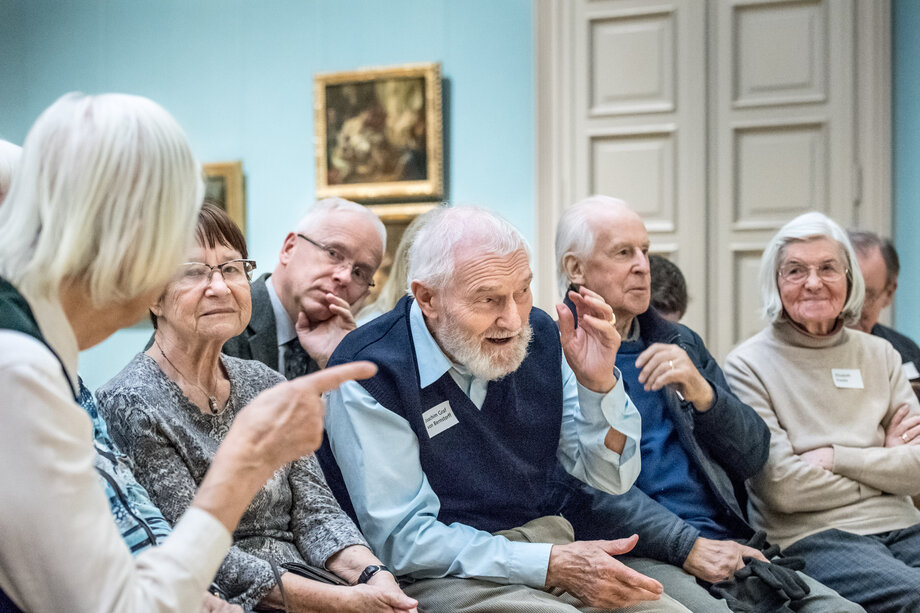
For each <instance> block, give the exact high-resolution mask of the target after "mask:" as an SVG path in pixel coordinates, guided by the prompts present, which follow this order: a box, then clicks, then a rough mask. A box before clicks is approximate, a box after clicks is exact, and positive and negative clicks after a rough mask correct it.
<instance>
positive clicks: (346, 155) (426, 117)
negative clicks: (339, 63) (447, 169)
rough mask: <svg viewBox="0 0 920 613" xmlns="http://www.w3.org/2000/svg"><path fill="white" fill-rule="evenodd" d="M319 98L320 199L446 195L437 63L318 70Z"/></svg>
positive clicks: (317, 108) (318, 150) (317, 120)
mask: <svg viewBox="0 0 920 613" xmlns="http://www.w3.org/2000/svg"><path fill="white" fill-rule="evenodd" d="M314 99H315V100H314V104H315V109H314V117H315V125H316V137H315V138H316V143H315V144H316V147H315V148H316V192H317V196H318V197H321V198H323V197H328V196H341V197H343V198H349V199H352V200H358V201H375V200H376V201H380V200H387V199H407V198H415V197H418V198H428V199H436V198H440V197H441V196H442V194H443V180H442V158H443V150H442V149H443V145H442V138H441V69H440V65H439V64H414V65H406V66H397V67H389V68H374V69H365V70H358V71H351V72H339V73H331V74H321V75H316V77H315V79H314Z"/></svg>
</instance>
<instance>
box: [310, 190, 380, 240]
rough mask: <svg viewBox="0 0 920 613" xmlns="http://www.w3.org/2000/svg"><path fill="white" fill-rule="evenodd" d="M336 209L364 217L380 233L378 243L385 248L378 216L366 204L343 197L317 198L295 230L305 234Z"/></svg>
mask: <svg viewBox="0 0 920 613" xmlns="http://www.w3.org/2000/svg"><path fill="white" fill-rule="evenodd" d="M336 211H350V212H352V213H357V214H358V215H361V216H363V217H364V218H366V219H367V220H368V222H370V223H371V225H373V226H374V229H375V230H377V233H378V234H379V235H380V243H381V244H382V245H383V248H384V249H386V248H387V229H386V227H385V226H384V225H383V222H382V221H380V218H379V217H377V216H376V215H374V213H373V212H371V210H370V209H369V208H367V207H366V206H363V205H360V204H358V203H357V202H352V201H351V200H345V199H344V198H323V199H322V200H317V201H316V203H315V204H314V205H313V206H311V207H310V210H308V211H307V213H306V214H305V215H304V216H303V217H301V218H300V221H299V222H297V229H296V231H297V232H303V233H305V234H306V233H307V232H309V231H310V229H311V228H312V227H313V226H314V225H315V224H316V223H318V222H319V221H320V220H321V219H323V218H324V217H326V216H327V215H329V214H331V213H335V212H336ZM318 240H319V239H318Z"/></svg>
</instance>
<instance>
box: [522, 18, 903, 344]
mask: <svg viewBox="0 0 920 613" xmlns="http://www.w3.org/2000/svg"><path fill="white" fill-rule="evenodd" d="M867 4H873V5H874V8H868V7H866V6H862V7H857V5H856V3H855V2H854V1H853V0H810V1H806V0H796V1H772V2H771V1H764V0H757V1H756V2H755V1H740V0H736V1H734V2H730V1H728V0H708V1H706V0H670V1H667V2H663V1H655V0H593V1H589V0H560V1H556V0H540V1H538V5H537V6H538V20H537V27H538V33H537V41H538V118H539V124H538V150H539V154H538V155H539V159H538V167H539V175H540V179H539V186H538V195H539V202H538V240H539V242H540V249H538V252H539V253H540V255H539V260H538V278H539V280H540V286H539V287H538V298H539V301H540V303H541V305H546V304H549V303H550V302H551V301H552V300H555V297H556V296H555V294H556V292H555V287H554V286H553V284H552V272H551V271H552V269H551V265H552V261H551V260H552V258H551V256H550V257H547V255H546V253H545V252H546V251H547V250H549V251H551V245H552V241H551V236H552V231H553V226H554V225H555V221H556V220H557V219H558V215H559V213H560V212H561V211H562V210H564V209H565V208H566V207H567V206H569V205H571V204H572V203H573V202H575V201H577V200H578V199H580V198H583V197H585V196H588V195H590V194H594V193H601V194H606V195H610V196H615V197H619V198H622V199H624V200H626V201H628V202H630V203H631V204H632V205H633V207H634V208H635V209H636V210H637V211H638V212H639V213H640V214H641V215H642V216H643V218H644V219H645V221H646V226H647V227H648V229H649V233H650V235H651V239H652V249H653V251H656V252H659V253H664V254H665V255H667V256H668V257H670V258H671V259H673V260H674V261H675V262H677V264H678V265H679V266H680V267H681V269H682V270H683V271H684V274H685V276H686V277H687V282H688V287H689V290H690V295H691V302H690V309H689V311H688V314H687V316H686V318H685V323H687V324H688V325H690V326H691V327H693V328H694V329H696V330H697V331H699V332H700V333H701V334H703V335H704V337H705V338H706V339H707V342H708V343H709V345H710V348H711V349H712V350H713V351H714V353H716V354H717V355H718V356H719V357H724V355H725V354H726V353H727V352H728V351H729V350H730V349H731V347H732V346H734V345H735V344H736V343H737V342H739V341H740V340H743V339H744V338H746V337H748V336H750V335H751V334H753V333H754V332H756V331H757V330H759V329H760V328H761V327H762V325H763V323H762V321H761V320H760V315H759V310H760V291H759V285H758V282H757V270H758V267H759V260H760V254H761V251H762V249H763V247H764V245H765V244H766V242H767V241H768V240H769V238H770V237H771V236H772V235H773V233H774V232H775V231H776V230H777V229H778V228H779V227H780V226H781V225H782V224H783V223H785V222H786V221H788V220H789V219H791V218H792V217H794V216H795V215H797V214H799V213H801V212H804V211H808V210H820V211H823V212H825V213H827V214H829V215H830V216H832V217H833V218H835V219H837V220H838V221H840V222H841V223H843V224H844V225H854V224H856V223H857V222H860V223H862V224H863V225H864V226H867V227H871V228H873V229H876V230H879V231H881V232H883V233H888V232H890V228H889V226H888V224H889V223H890V221H889V220H890V213H889V210H890V207H889V203H888V200H887V198H888V191H887V190H888V188H887V184H886V183H885V181H884V178H885V177H887V174H886V173H887V172H888V143H887V141H888V138H887V132H886V133H884V134H881V135H880V134H879V133H878V130H874V131H873V130H869V129H866V126H885V125H887V124H886V122H885V121H884V119H885V118H887V113H888V109H887V105H886V104H887V99H888V98H887V96H879V95H878V92H874V93H873V95H872V96H867V95H865V92H863V93H862V95H861V94H860V91H859V90H860V87H863V88H866V87H878V86H880V84H881V86H883V87H887V77H886V78H884V79H881V80H880V77H879V75H877V74H873V75H871V76H863V77H862V78H861V79H860V75H859V68H860V66H862V65H866V66H871V67H872V68H873V69H875V68H877V67H879V66H887V58H888V56H887V47H886V44H887V42H886V40H887V37H886V36H885V35H884V34H885V32H887V30H885V28H887V13H886V12H884V11H885V10H887V2H872V3H867ZM861 20H862V21H864V22H871V27H869V26H866V25H865V24H863V25H862V27H860V21H861ZM880 29H881V30H883V31H882V33H881V34H879V30H880ZM865 53H869V54H870V55H871V54H875V56H881V57H880V58H876V59H875V61H871V62H867V61H866V60H865V57H862V59H861V60H859V61H858V56H860V54H865ZM873 57H874V56H873ZM880 118H881V119H880ZM861 135H862V138H861ZM865 174H868V175H870V180H871V182H872V185H873V186H875V188H874V189H873V192H872V199H873V201H872V202H871V207H872V211H871V213H870V214H865V213H863V214H862V215H860V210H859V207H860V205H861V204H863V203H862V196H863V193H862V192H863V191H864V190H863V189H862V180H861V179H862V178H863V175H865Z"/></svg>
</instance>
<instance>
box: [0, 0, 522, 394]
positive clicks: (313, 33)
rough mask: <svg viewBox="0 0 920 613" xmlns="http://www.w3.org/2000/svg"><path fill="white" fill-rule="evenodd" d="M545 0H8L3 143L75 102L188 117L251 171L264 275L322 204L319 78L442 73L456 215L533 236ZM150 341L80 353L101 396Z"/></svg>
mask: <svg viewBox="0 0 920 613" xmlns="http://www.w3.org/2000/svg"><path fill="white" fill-rule="evenodd" d="M533 18H534V15H533V5H532V1H531V0H310V1H305V0H288V1H282V0H272V1H247V0H221V1H216V0H207V1H202V0H155V1H154V0H107V1H106V0H92V1H89V0H81V1H76V0H0V138H5V139H7V140H11V141H13V142H17V143H20V144H21V143H22V140H23V139H24V137H25V134H26V132H27V130H28V127H29V126H30V125H31V123H32V122H33V121H34V120H35V118H36V117H37V116H38V114H39V113H40V112H41V111H42V110H43V109H44V108H46V107H47V106H48V105H49V104H51V102H53V101H54V100H55V99H56V98H57V97H58V96H60V95H61V94H63V93H65V92H67V91H71V90H81V91H84V92H87V93H95V92H103V91H123V92H130V93H135V94H141V95H145V96H149V97H150V98H153V99H154V100H156V101H157V102H159V103H160V104H162V105H163V106H164V107H166V108H167V109H168V110H169V111H170V112H172V113H173V115H175V117H176V118H177V119H178V120H179V122H180V123H181V124H182V125H183V127H184V128H185V130H186V131H187V133H188V135H189V138H190V140H191V142H192V145H193V148H194V150H195V152H196V154H197V155H198V157H199V158H200V159H201V160H202V161H222V160H232V159H242V160H243V167H244V170H245V172H246V176H247V180H248V224H247V225H248V228H247V235H248V236H247V238H248V241H249V247H250V255H251V257H254V258H255V259H256V260H257V261H258V262H259V269H260V270H262V271H265V270H271V269H272V268H273V267H274V265H275V262H276V261H277V250H278V248H279V247H280V245H281V240H282V238H283V237H284V235H285V233H286V232H287V230H288V228H289V227H291V226H292V225H293V224H294V223H295V222H296V220H297V219H298V218H299V217H300V215H301V214H302V213H303V211H304V210H305V208H306V206H308V205H309V203H311V202H312V195H313V193H314V176H313V175H314V171H313V111H312V108H313V95H312V76H313V74H314V73H317V72H330V71H338V70H350V69H355V68H359V67H365V66H380V65H390V64H401V63H408V62H428V61H439V62H441V63H442V70H443V76H444V78H445V80H446V81H445V96H446V97H445V100H444V102H445V105H444V106H445V113H446V125H445V134H446V138H447V141H446V148H445V156H446V180H447V185H448V187H449V196H450V199H451V201H453V202H456V203H478V204H481V205H483V206H487V207H490V208H494V209H496V210H499V211H500V212H502V213H503V214H504V215H505V216H506V217H507V218H508V219H509V220H510V221H511V222H512V223H514V224H515V225H516V226H517V227H519V228H520V229H521V230H522V231H523V233H524V235H525V236H526V237H527V238H528V240H530V241H531V242H532V241H533V238H534V232H535V227H534V183H535V180H534V166H535V161H534V160H535V153H534V61H533V57H534V53H533ZM148 335H149V331H145V330H127V331H123V332H120V333H117V334H116V335H115V336H114V337H112V338H111V339H110V340H108V341H106V342H105V343H103V344H102V345H99V346H98V347H96V348H93V349H91V350H89V351H87V352H85V353H84V354H82V355H81V364H80V369H81V371H82V373H83V375H84V378H85V379H86V381H87V384H88V385H90V387H93V388H94V387H96V386H98V385H99V384H101V383H103V382H105V381H106V380H107V379H108V378H109V377H111V376H112V375H113V374H114V373H115V372H117V371H118V370H119V369H120V368H121V366H123V365H124V364H125V363H126V362H127V361H128V359H129V358H130V356H131V355H133V353H134V352H135V351H137V350H138V348H139V347H141V346H142V345H143V341H144V340H145V339H146V338H147V336H148Z"/></svg>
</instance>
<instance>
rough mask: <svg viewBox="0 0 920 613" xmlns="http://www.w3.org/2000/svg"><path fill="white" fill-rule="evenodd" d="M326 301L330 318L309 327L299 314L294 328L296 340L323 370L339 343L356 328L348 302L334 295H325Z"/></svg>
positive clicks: (303, 316) (304, 318)
mask: <svg viewBox="0 0 920 613" xmlns="http://www.w3.org/2000/svg"><path fill="white" fill-rule="evenodd" d="M326 300H328V301H329V310H330V311H332V317H330V318H329V319H327V320H325V321H321V322H319V323H318V324H315V325H311V324H310V321H309V320H308V319H307V316H306V315H305V314H304V313H303V312H301V313H300V314H299V315H298V316H297V323H296V325H295V326H294V327H295V329H296V330H297V338H298V339H299V340H300V344H301V345H302V346H303V348H304V351H306V352H307V353H308V354H309V356H310V357H311V358H313V359H314V360H316V363H317V364H319V367H320V368H325V367H326V364H327V363H328V362H329V356H331V355H332V352H333V351H335V348H336V347H338V346H339V343H340V342H341V341H342V339H343V338H345V335H346V334H348V333H349V332H351V331H352V330H354V329H355V328H356V327H357V324H356V323H355V316H354V313H352V312H351V308H350V306H349V304H348V302H347V301H346V300H345V299H344V298H340V297H339V296H336V295H335V294H332V293H329V294H326Z"/></svg>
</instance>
